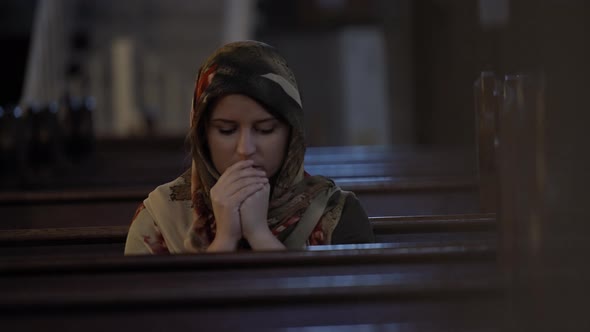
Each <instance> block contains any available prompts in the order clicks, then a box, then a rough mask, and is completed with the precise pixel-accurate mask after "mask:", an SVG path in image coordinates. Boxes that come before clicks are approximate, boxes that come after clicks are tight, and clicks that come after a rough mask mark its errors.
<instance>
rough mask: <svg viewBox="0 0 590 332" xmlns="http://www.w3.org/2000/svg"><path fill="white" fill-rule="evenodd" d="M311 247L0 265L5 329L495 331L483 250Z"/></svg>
mask: <svg viewBox="0 0 590 332" xmlns="http://www.w3.org/2000/svg"><path fill="white" fill-rule="evenodd" d="M331 249H333V248H325V247H323V248H322V247H320V248H318V250H308V251H300V252H299V251H294V252H259V253H252V252H250V253H238V254H210V255H175V256H147V257H108V258H95V259H92V260H89V259H85V258H61V259H55V260H53V261H49V260H47V259H40V260H37V261H35V260H29V261H15V262H11V263H8V264H3V265H1V266H0V293H2V294H3V296H2V297H0V319H1V320H2V322H3V327H5V328H7V329H8V330H16V329H19V330H32V329H37V328H39V327H43V328H44V329H51V330H53V329H59V330H61V331H73V330H79V329H80V328H81V327H82V326H84V330H88V331H99V330H100V331H104V330H107V329H108V330H111V329H115V330H122V329H127V328H129V327H133V329H137V330H143V329H146V328H147V329H150V330H154V329H160V328H164V327H165V328H166V329H168V330H170V329H172V330H180V329H188V330H195V329H197V330H211V329H212V330H221V331H225V330H232V331H235V330H245V329H250V330H251V329H252V328H254V329H255V330H263V331H264V330H267V329H286V328H303V327H331V328H338V327H340V328H342V327H345V326H348V327H349V328H363V327H366V326H381V327H395V328H397V329H399V328H401V327H403V330H407V331H418V330H424V329H427V330H429V331H451V330H452V331H490V330H495V329H494V327H495V326H496V325H495V324H496V323H497V322H498V317H499V314H500V308H501V307H502V299H503V291H502V286H501V283H500V282H499V278H498V274H497V272H496V269H495V255H494V250H493V248H491V247H489V246H486V245H471V246H445V247H416V248H396V247H392V246H389V245H372V246H369V245H365V246H347V247H344V248H343V247H341V248H337V249H338V250H331Z"/></svg>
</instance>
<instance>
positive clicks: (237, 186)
mask: <svg viewBox="0 0 590 332" xmlns="http://www.w3.org/2000/svg"><path fill="white" fill-rule="evenodd" d="M267 183H268V178H265V177H247V178H241V179H238V180H236V181H233V182H231V183H229V184H228V186H227V187H226V193H227V195H228V196H231V195H234V194H235V193H237V192H238V191H240V190H242V189H243V188H245V187H248V186H251V185H253V184H262V185H263V186H264V185H265V184H267Z"/></svg>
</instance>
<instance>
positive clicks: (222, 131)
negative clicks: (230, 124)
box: [217, 128, 236, 135]
mask: <svg viewBox="0 0 590 332" xmlns="http://www.w3.org/2000/svg"><path fill="white" fill-rule="evenodd" d="M217 131H218V132H219V133H220V134H221V135H231V134H233V133H235V132H236V128H217Z"/></svg>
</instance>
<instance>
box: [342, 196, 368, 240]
mask: <svg viewBox="0 0 590 332" xmlns="http://www.w3.org/2000/svg"><path fill="white" fill-rule="evenodd" d="M340 195H344V196H343V198H341V199H344V205H343V208H342V214H341V216H340V221H339V222H338V225H337V226H336V228H335V229H334V233H333V234H332V244H353V243H371V242H375V236H374V234H373V228H372V226H371V224H370V222H369V217H368V216H367V213H366V212H365V209H364V208H363V206H362V204H361V202H360V201H359V199H358V198H357V197H356V195H355V194H354V193H352V192H350V191H341V192H340Z"/></svg>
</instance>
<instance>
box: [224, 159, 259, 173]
mask: <svg viewBox="0 0 590 332" xmlns="http://www.w3.org/2000/svg"><path fill="white" fill-rule="evenodd" d="M253 165H254V160H251V159H248V160H240V161H238V162H237V163H235V164H233V165H231V166H230V167H228V168H227V169H226V170H225V172H224V173H227V172H234V171H236V170H240V169H244V168H248V167H252V166H253Z"/></svg>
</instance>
